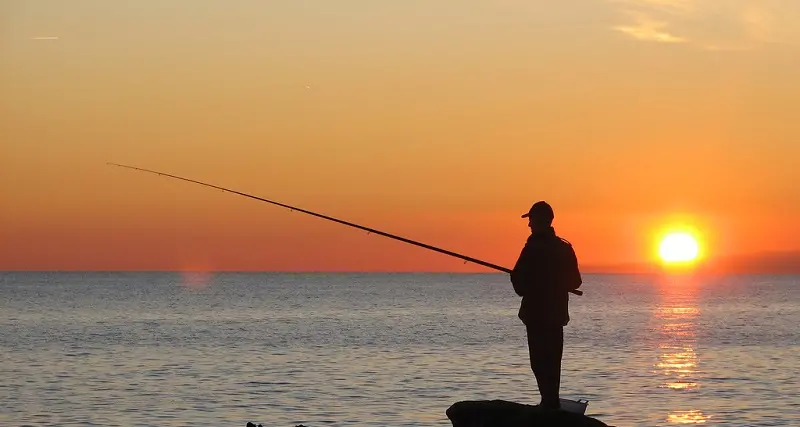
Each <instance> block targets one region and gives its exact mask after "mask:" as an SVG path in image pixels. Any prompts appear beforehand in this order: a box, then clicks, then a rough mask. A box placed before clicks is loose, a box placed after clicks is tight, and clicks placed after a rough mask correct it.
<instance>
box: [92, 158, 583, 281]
mask: <svg viewBox="0 0 800 427" xmlns="http://www.w3.org/2000/svg"><path fill="white" fill-rule="evenodd" d="M108 164H109V165H112V166H119V167H122V168H128V169H134V170H138V171H142V172H149V173H153V174H156V175H161V176H166V177H170V178H174V179H179V180H181V181H187V182H192V183H195V184H200V185H203V186H206V187H211V188H216V189H217V190H222V191H225V192H228V193H233V194H238V195H240V196H244V197H249V198H251V199H255V200H259V201H262V202H266V203H271V204H273V205H277V206H281V207H284V208H287V209H289V210H291V211H298V212H302V213H305V214H308V215H312V216H315V217H318V218H322V219H327V220H328V221H333V222H338V223H339V224H344V225H347V226H350V227H355V228H358V229H361V230H364V231H366V232H368V233H375V234H379V235H381V236H384V237H388V238H390V239H395V240H399V241H401V242H405V243H409V244H412V245H415V246H420V247H423V248H425V249H430V250H432V251H435V252H439V253H443V254H445V255H450V256H452V257H456V258H460V259H463V260H464V261H466V262H471V263H473V264H478V265H482V266H484V267H489V268H491V269H494V270H498V271H502V272H504V273H509V274H510V273H511V269H508V268H506V267H501V266H499V265H496V264H492V263H490V262H486V261H481V260H479V259H476V258H472V257H469V256H466V255H461V254H459V253H456V252H453V251H448V250H445V249H441V248H437V247H435V246H431V245H428V244H425V243H421V242H417V241H414V240H411V239H406V238H405V237H400V236H396V235H394V234H389V233H386V232H383V231H380V230H376V229H374V228H370V227H365V226H363V225H358V224H354V223H352V222H349V221H344V220H341V219H337V218H333V217H330V216H327V215H323V214H320V213H316V212H311V211H309V210H306V209H301V208H298V207H296V206H291V205H287V204H285V203H280V202H276V201H274V200H268V199H265V198H263V197H258V196H254V195H252V194H247V193H242V192H241V191H236V190H231V189H229V188H225V187H220V186H218V185H214V184H208V183H205V182H201V181H197V180H194V179H189V178H183V177H180V176H177V175H172V174H168V173H165V172H158V171H154V170H150V169H144V168H139V167H135V166H127V165H121V164H119V163H111V162H108ZM570 292H572V293H573V294H575V295H583V291H579V290H571V291H570Z"/></svg>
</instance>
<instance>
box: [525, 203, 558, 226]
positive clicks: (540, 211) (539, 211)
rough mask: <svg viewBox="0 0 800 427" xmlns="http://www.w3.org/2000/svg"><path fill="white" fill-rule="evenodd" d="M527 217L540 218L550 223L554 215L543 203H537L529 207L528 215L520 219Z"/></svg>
mask: <svg viewBox="0 0 800 427" xmlns="http://www.w3.org/2000/svg"><path fill="white" fill-rule="evenodd" d="M528 217H535V218H542V219H547V220H550V221H552V220H553V218H554V217H555V215H554V214H553V208H552V207H551V206H550V205H549V204H548V203H547V202H545V201H542V200H540V201H538V202H536V203H534V204H533V206H531V208H530V210H528V213H526V214H523V215H522V218H528Z"/></svg>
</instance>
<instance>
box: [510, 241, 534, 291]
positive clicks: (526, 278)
mask: <svg viewBox="0 0 800 427" xmlns="http://www.w3.org/2000/svg"><path fill="white" fill-rule="evenodd" d="M530 256H531V246H530V244H529V242H525V246H524V247H523V248H522V251H521V252H520V254H519V258H517V262H516V264H514V268H513V269H512V270H511V285H512V286H513V287H514V292H516V293H517V295H519V296H521V297H523V296H525V294H526V293H527V292H528V288H529V287H530V281H531V273H532V272H531V259H530Z"/></svg>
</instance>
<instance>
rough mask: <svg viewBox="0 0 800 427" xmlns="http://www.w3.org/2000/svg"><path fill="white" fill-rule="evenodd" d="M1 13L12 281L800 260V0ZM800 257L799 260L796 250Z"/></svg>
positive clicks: (9, 5) (91, 6) (1, 168)
mask: <svg viewBox="0 0 800 427" xmlns="http://www.w3.org/2000/svg"><path fill="white" fill-rule="evenodd" d="M497 3H498V4H495V2H472V1H470V2H464V1H455V0H445V1H441V2H434V3H433V4H432V3H431V2H428V1H404V2H365V1H344V0H343V1H337V2H329V1H322V0H318V1H311V2H290V1H286V2H277V1H276V2H242V3H237V6H236V7H230V5H229V4H228V3H226V2H206V3H203V7H202V8H201V7H196V8H192V7H189V6H187V5H189V4H191V3H190V2H157V1H143V2H106V1H101V0H96V1H81V2H77V1H75V2H73V1H64V2H43V1H34V0H24V1H23V0H16V1H15V0H11V1H6V2H3V3H2V5H0V15H2V18H0V19H1V21H0V25H2V30H3V31H2V32H0V53H1V55H0V93H2V94H3V96H2V97H0V114H1V117H2V120H0V144H1V145H0V192H1V193H0V196H2V197H0V200H2V202H1V203H2V205H1V206H2V209H0V270H20V269H21V270H24V269H67V270H72V269H82V270H93V269H102V270H108V269H123V270H128V269H184V268H208V269H216V270H393V271H397V270H426V271H432V270H437V271H486V269H484V268H482V267H475V266H468V265H463V264H462V262H461V261H459V260H457V259H452V258H449V257H446V256H444V255H440V254H436V253H433V252H429V251H426V250H424V249H421V248H416V247H413V246H409V245H405V244H403V243H400V242H396V241H391V240H388V239H385V238H383V237H378V236H367V235H366V233H363V232H360V231H358V230H354V229H351V228H347V227H344V226H341V225H337V224H333V223H329V222H325V221H322V220H320V219H317V218H313V217H309V216H304V215H302V214H298V213H290V212H288V211H286V210H284V209H281V208H277V207H274V206H270V205H267V204H261V203H259V202H255V201H253V200H248V199H245V198H241V197H238V196H233V195H230V194H224V193H221V192H218V191H214V190H211V189H208V188H203V187H199V186H195V185H192V184H188V183H182V182H179V181H172V180H167V179H166V178H160V177H155V176H152V175H147V174H143V173H140V172H135V171H130V170H124V169H120V168H114V167H110V166H107V165H106V164H105V163H106V162H107V161H112V162H119V163H126V164H132V165H135V166H141V167H146V168H152V169H157V170H163V171H164V172H169V173H174V174H178V175H183V176H187V177H189V178H194V179H199V180H202V181H206V182H212V183H215V184H218V185H222V186H227V187H231V188H235V189H238V190H240V191H244V192H250V193H253V194H256V195H259V196H262V197H266V198H272V199H275V200H278V201H282V202H284V203H289V204H295V205H298V206H300V207H303V208H306V209H311V210H317V211H320V212H322V213H326V214H329V215H332V216H336V217H340V218H342V219H346V220H351V221H354V222H358V223H362V224H364V225H367V226H372V227H375V228H379V229H383V230H385V231H388V232H392V233H397V234H401V235H403V236H406V237H408V238H411V239H416V240H420V241H423V242H426V243H429V244H433V245H436V246H441V247H444V248H446V249H450V250H454V251H457V252H462V253H465V254H467V255H471V256H475V257H478V258H483V259H485V260H487V261H490V262H494V263H497V264H501V265H506V266H511V265H513V263H514V261H515V259H516V256H517V254H518V252H519V249H520V248H521V245H522V244H523V242H524V240H525V238H526V237H527V232H528V230H527V228H526V224H525V220H522V219H520V218H519V215H520V214H521V213H522V212H524V211H525V210H527V208H528V207H529V206H530V204H531V203H532V202H533V201H535V200H539V199H545V200H548V201H550V202H551V204H552V205H553V206H554V208H555V209H556V222H555V226H556V229H557V230H558V232H559V233H560V234H562V235H563V236H564V237H566V238H567V239H569V240H570V241H571V242H573V244H574V245H575V249H576V251H577V253H578V255H579V257H580V259H581V263H582V264H583V265H586V266H595V265H613V264H620V263H639V262H650V261H652V259H653V250H652V248H653V239H654V238H655V236H656V235H657V233H658V232H659V230H661V229H662V228H663V227H665V226H668V225H669V224H671V223H672V222H673V221H675V220H676V219H678V220H681V221H686V222H688V223H689V224H690V225H691V226H693V227H695V228H697V229H698V230H700V232H701V234H702V236H701V237H702V239H703V243H704V246H706V250H707V252H708V255H709V257H710V258H720V257H726V256H729V255H741V254H744V255H755V254H760V253H764V252H792V253H800V243H798V242H800V187H798V184H797V183H798V182H800V172H798V168H797V162H798V159H800V142H799V141H800V120H797V117H796V115H797V106H798V105H800V80H798V79H797V78H796V76H798V75H800V60H798V58H800V49H798V48H800V29H798V27H797V26H796V25H794V23H796V22H797V21H798V20H800V2H798V3H797V4H795V3H793V2H791V3H790V2H771V1H764V2H750V1H745V0H726V1H722V0H719V1H703V2H701V1H691V0H670V1H663V0H660V1H655V0H649V1H648V0H628V1H613V2H612V1H588V0H585V1H575V2H566V3H568V4H561V3H562V2H523V1H513V2H497ZM798 259H799V260H800V258H798Z"/></svg>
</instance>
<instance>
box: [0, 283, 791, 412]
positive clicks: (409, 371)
mask: <svg viewBox="0 0 800 427" xmlns="http://www.w3.org/2000/svg"><path fill="white" fill-rule="evenodd" d="M584 279H585V283H584V285H583V287H582V288H581V289H583V290H584V291H585V295H584V296H582V297H576V296H571V297H570V314H571V317H572V321H571V322H570V324H569V326H568V327H567V328H566V331H565V341H566V345H565V351H564V366H563V373H562V396H563V397H569V398H585V399H588V400H589V408H588V412H587V414H588V415H592V416H596V417H597V418H599V419H601V420H602V421H604V422H606V423H608V424H611V425H617V426H620V427H622V426H661V425H677V424H692V423H704V424H706V425H737V426H800V386H799V385H798V384H800V377H798V373H799V372H800V371H798V368H799V367H800V328H798V324H800V287H799V285H800V277H795V276H732V277H724V278H717V279H714V280H704V281H700V280H697V279H690V278H670V277H662V278H653V277H644V276H613V275H586V276H585V278H584ZM518 304H519V298H518V297H517V296H516V295H515V294H514V292H513V290H512V289H511V285H510V283H509V282H508V277H507V276H506V275H502V274H322V273H319V274H277V273H276V274H244V273H242V274H239V273H224V274H179V273H0V354H1V355H2V365H0V378H2V382H0V425H3V426H21V425H31V426H45V425H48V426H49V425H54V426H55V425H58V426H67V425H102V426H126V427H127V426H188V425H191V426H239V427H243V426H244V425H245V423H246V422H247V421H253V422H256V423H262V424H263V425H264V426H269V427H272V426H286V427H293V426H294V425H296V424H300V423H302V424H305V425H306V426H309V427H316V426H436V425H438V426H446V425H450V424H449V421H448V420H447V418H446V416H445V410H446V409H447V408H448V407H449V406H450V405H451V404H452V403H454V402H457V401H459V400H472V399H505V400H513V401H518V402H527V403H537V402H538V400H539V395H538V392H537V391H536V386H535V380H534V378H533V374H532V373H531V371H530V368H529V365H528V358H527V357H528V355H527V348H526V347H525V332H524V328H523V326H522V324H521V323H520V322H519V320H518V319H517V317H516V314H517V308H518Z"/></svg>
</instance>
